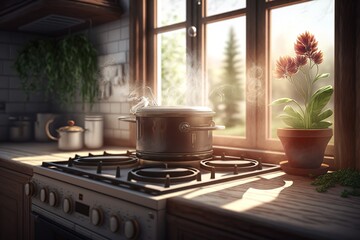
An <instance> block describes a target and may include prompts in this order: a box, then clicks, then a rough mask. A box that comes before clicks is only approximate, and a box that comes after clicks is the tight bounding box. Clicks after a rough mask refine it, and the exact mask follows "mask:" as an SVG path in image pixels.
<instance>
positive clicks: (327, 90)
mask: <svg viewBox="0 0 360 240" xmlns="http://www.w3.org/2000/svg"><path fill="white" fill-rule="evenodd" d="M333 92H334V89H333V87H332V86H330V85H328V86H324V87H321V88H320V89H318V90H317V91H316V92H315V93H314V95H313V96H312V97H311V99H310V102H309V105H308V107H309V109H308V112H309V113H310V114H311V119H317V117H318V115H319V114H320V113H321V111H322V110H323V108H324V107H325V106H326V104H328V102H329V100H330V98H331V96H332V94H333Z"/></svg>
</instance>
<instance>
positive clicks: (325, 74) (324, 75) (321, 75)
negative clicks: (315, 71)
mask: <svg viewBox="0 0 360 240" xmlns="http://www.w3.org/2000/svg"><path fill="white" fill-rule="evenodd" d="M329 76H330V73H322V74H319V75H317V76H316V77H315V79H314V81H313V83H314V82H316V81H317V80H319V79H322V78H327V77H329Z"/></svg>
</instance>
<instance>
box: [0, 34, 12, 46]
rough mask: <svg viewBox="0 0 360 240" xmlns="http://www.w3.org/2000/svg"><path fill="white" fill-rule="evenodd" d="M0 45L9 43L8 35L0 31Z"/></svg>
mask: <svg viewBox="0 0 360 240" xmlns="http://www.w3.org/2000/svg"><path fill="white" fill-rule="evenodd" d="M0 43H6V44H8V43H10V33H9V32H3V31H0Z"/></svg>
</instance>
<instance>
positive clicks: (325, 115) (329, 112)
mask: <svg viewBox="0 0 360 240" xmlns="http://www.w3.org/2000/svg"><path fill="white" fill-rule="evenodd" d="M332 114H333V111H332V110H331V109H327V110H325V111H324V112H322V113H320V114H319V115H318V116H317V117H316V119H314V121H316V122H320V121H322V120H324V119H326V118H328V117H330V116H331V115H332Z"/></svg>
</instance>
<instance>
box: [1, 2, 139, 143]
mask: <svg viewBox="0 0 360 240" xmlns="http://www.w3.org/2000/svg"><path fill="white" fill-rule="evenodd" d="M123 3H124V7H125V8H126V9H125V10H126V11H125V14H124V15H123V17H122V18H121V19H119V20H117V21H114V22H111V23H107V24H104V25H101V26H97V27H94V28H92V29H90V30H87V31H84V33H85V34H87V35H88V36H89V38H90V40H91V42H92V43H93V44H94V46H95V48H96V49H97V51H98V56H99V58H98V60H99V79H98V80H99V88H100V90H101V91H100V92H103V91H102V90H106V91H104V93H105V94H103V95H101V96H100V98H99V99H98V100H97V101H96V103H95V104H94V105H93V107H92V108H91V109H90V107H89V105H88V104H85V105H84V104H82V103H81V101H80V99H79V100H77V101H76V102H75V104H73V105H71V106H66V107H64V106H62V107H61V106H58V105H56V104H55V103H51V102H50V101H45V100H44V97H43V96H42V95H41V94H38V95H32V96H31V97H30V100H29V101H27V100H26V96H25V94H24V93H23V91H22V90H21V87H20V79H19V78H18V76H17V74H16V72H15V71H14V69H13V68H12V66H13V63H14V60H15V57H16V52H17V50H18V49H19V48H21V47H22V46H23V45H24V44H25V43H26V42H27V41H29V40H30V39H33V38H36V36H34V35H29V34H21V33H9V32H0V136H1V135H2V134H1V133H2V132H1V131H6V125H7V124H8V121H7V119H8V116H9V114H12V113H33V114H34V113H37V112H56V113H61V114H62V115H63V116H65V118H67V119H69V118H74V119H75V120H76V122H77V123H76V124H77V125H80V126H83V124H84V116H85V115H86V114H101V115H103V117H104V137H105V140H107V141H108V142H110V143H112V144H117V143H119V144H123V143H124V142H128V140H129V138H130V134H133V133H130V124H129V123H127V122H122V121H119V120H118V117H119V116H121V115H128V114H129V110H130V104H129V102H128V101H127V97H128V93H129V16H128V12H129V11H128V8H129V1H128V0H123ZM1 140H2V139H1V137H0V141H1ZM117 140H119V141H117ZM130 145H131V144H130Z"/></svg>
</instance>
